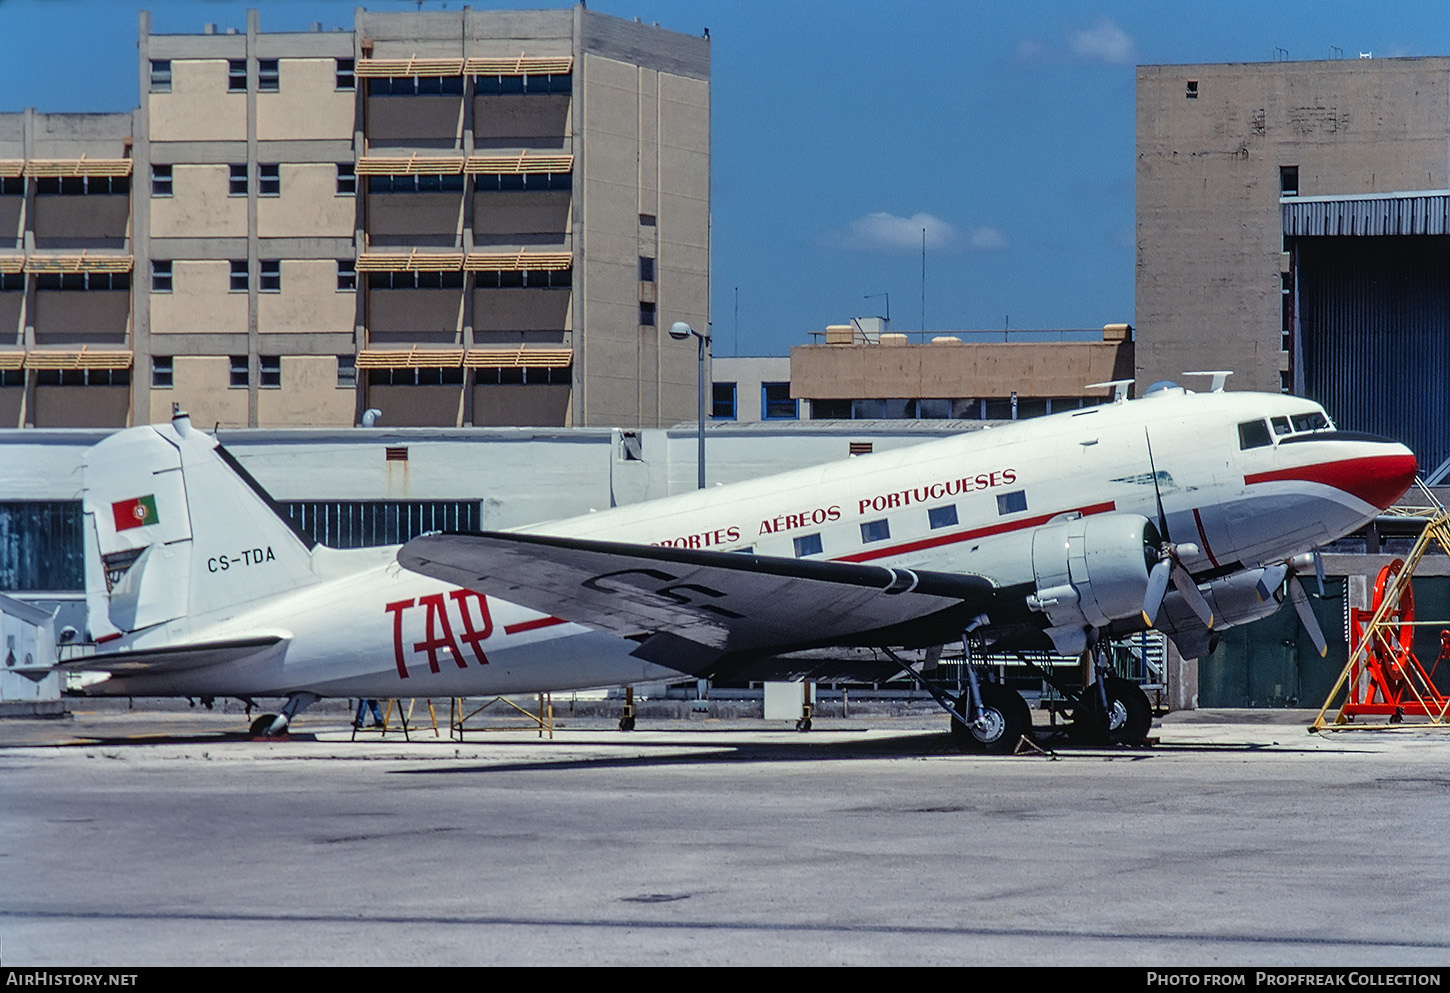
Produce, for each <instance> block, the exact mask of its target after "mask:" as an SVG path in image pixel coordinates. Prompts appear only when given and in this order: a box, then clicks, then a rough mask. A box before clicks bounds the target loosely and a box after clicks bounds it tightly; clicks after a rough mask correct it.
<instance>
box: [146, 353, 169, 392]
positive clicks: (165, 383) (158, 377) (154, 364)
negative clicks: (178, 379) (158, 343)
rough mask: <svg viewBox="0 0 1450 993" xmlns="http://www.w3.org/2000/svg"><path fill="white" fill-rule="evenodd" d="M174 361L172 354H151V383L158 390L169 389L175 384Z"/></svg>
mask: <svg viewBox="0 0 1450 993" xmlns="http://www.w3.org/2000/svg"><path fill="white" fill-rule="evenodd" d="M173 362H175V360H174V359H173V358H172V357H171V356H170V355H153V356H151V385H152V387H154V388H155V389H158V390H167V389H170V388H171V387H172V385H174V376H173V366H172V364H173Z"/></svg>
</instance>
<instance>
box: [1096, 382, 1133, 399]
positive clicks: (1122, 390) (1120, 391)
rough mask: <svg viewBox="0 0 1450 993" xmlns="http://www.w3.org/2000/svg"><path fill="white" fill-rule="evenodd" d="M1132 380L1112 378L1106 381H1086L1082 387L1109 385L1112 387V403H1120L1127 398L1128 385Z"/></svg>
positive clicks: (1103, 386)
mask: <svg viewBox="0 0 1450 993" xmlns="http://www.w3.org/2000/svg"><path fill="white" fill-rule="evenodd" d="M1134 382H1135V380H1132V379H1113V380H1109V381H1108V382H1106V383H1088V384H1087V386H1085V387H1083V389H1087V390H1097V389H1107V388H1108V387H1109V386H1111V387H1112V388H1113V403H1122V402H1123V401H1124V400H1126V399H1128V387H1130V386H1132V385H1133V383H1134Z"/></svg>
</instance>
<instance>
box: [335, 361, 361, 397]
mask: <svg viewBox="0 0 1450 993" xmlns="http://www.w3.org/2000/svg"><path fill="white" fill-rule="evenodd" d="M356 387H357V356H356V355H339V356H338V357H337V388H338V389H340V390H351V389H355V388H356Z"/></svg>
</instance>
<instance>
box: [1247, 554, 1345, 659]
mask: <svg viewBox="0 0 1450 993" xmlns="http://www.w3.org/2000/svg"><path fill="white" fill-rule="evenodd" d="M1310 560H1312V562H1313V566H1314V576H1315V578H1316V579H1317V580H1318V581H1319V595H1320V596H1323V595H1324V559H1323V558H1322V557H1321V556H1320V554H1319V549H1317V548H1316V549H1314V551H1312V552H1310V553H1308V554H1307V555H1298V556H1295V557H1294V558H1292V559H1289V560H1288V561H1286V562H1280V563H1279V564H1278V565H1271V566H1269V567H1268V568H1267V569H1265V570H1264V574H1263V575H1262V576H1260V577H1259V582H1258V585H1257V588H1256V589H1255V592H1256V593H1258V595H1259V599H1260V600H1267V599H1269V597H1271V596H1273V595H1274V591H1275V590H1277V589H1278V588H1279V587H1280V586H1281V585H1282V586H1283V587H1284V589H1285V591H1286V592H1287V593H1288V595H1289V600H1290V602H1291V603H1293V604H1294V611H1295V613H1297V614H1298V615H1299V623H1300V624H1302V625H1303V626H1304V633H1305V634H1307V635H1309V640H1310V641H1312V642H1313V643H1314V647H1315V649H1317V650H1318V652H1319V657H1320V658H1323V657H1324V656H1325V655H1326V654H1328V652H1329V643H1328V642H1327V641H1325V640H1324V631H1323V630H1322V629H1320V627H1319V619H1318V618H1316V617H1315V616H1314V611H1313V610H1312V609H1311V608H1310V606H1309V594H1308V592H1307V591H1306V590H1305V589H1304V584H1303V583H1302V582H1300V581H1299V576H1298V572H1299V569H1301V568H1303V567H1307V566H1308V565H1309V564H1310Z"/></svg>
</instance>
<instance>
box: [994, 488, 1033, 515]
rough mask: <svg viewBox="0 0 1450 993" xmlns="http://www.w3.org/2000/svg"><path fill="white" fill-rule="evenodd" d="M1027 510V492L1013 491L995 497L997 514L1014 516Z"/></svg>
mask: <svg viewBox="0 0 1450 993" xmlns="http://www.w3.org/2000/svg"><path fill="white" fill-rule="evenodd" d="M1026 509H1027V491H1026V490H1013V491H1012V492H1011V493H1003V494H1001V495H999V496H998V497H997V513H998V514H1016V513H1019V512H1021V511H1024V510H1026Z"/></svg>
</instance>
